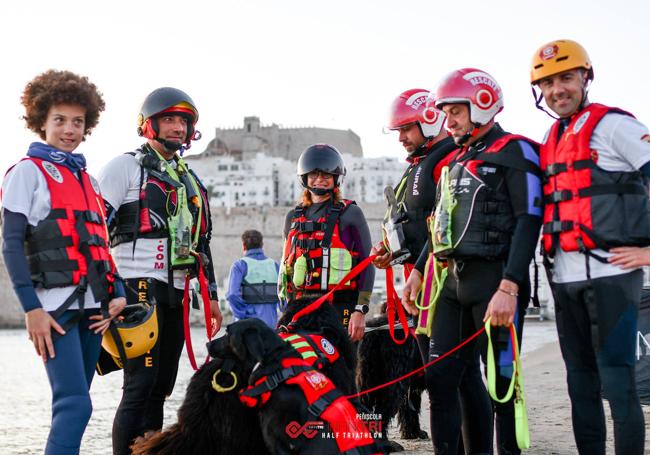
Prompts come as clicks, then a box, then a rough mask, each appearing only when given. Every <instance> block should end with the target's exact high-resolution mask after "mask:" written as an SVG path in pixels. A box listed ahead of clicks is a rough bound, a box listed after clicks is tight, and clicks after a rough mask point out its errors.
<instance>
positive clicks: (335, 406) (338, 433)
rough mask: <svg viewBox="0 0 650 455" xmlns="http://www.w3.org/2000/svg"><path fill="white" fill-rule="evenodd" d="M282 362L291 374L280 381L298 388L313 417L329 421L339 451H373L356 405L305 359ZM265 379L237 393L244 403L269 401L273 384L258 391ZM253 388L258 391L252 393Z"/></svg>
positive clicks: (369, 436) (255, 405)
mask: <svg viewBox="0 0 650 455" xmlns="http://www.w3.org/2000/svg"><path fill="white" fill-rule="evenodd" d="M281 365H282V370H281V371H282V372H285V371H290V373H287V374H285V375H280V378H281V379H280V380H279V382H286V384H289V385H296V386H298V387H300V390H301V391H302V393H303V395H304V396H305V400H306V401H307V406H308V407H309V412H310V413H311V414H312V415H313V416H314V418H320V419H322V420H323V421H325V422H327V423H328V425H329V428H330V431H331V433H332V434H333V435H334V436H335V440H336V444H337V446H338V449H339V452H343V453H344V452H347V451H349V450H353V449H360V448H366V449H370V450H364V453H367V452H372V450H371V449H372V447H374V439H373V438H372V436H371V434H370V431H369V430H368V428H367V427H366V425H365V423H364V422H363V420H362V419H361V418H360V417H359V413H358V412H357V410H356V408H355V407H354V406H353V405H352V403H350V401H349V400H348V399H347V398H345V397H344V396H343V395H342V394H341V392H340V391H339V390H338V389H337V388H336V386H335V385H334V384H333V383H332V381H331V380H330V379H328V378H327V377H326V376H325V375H324V374H322V373H321V372H319V371H316V370H314V369H313V368H312V367H311V366H310V365H309V363H308V362H307V361H306V360H304V359H299V358H295V357H289V358H285V359H282V362H281ZM267 379H268V376H263V377H261V378H259V379H258V380H257V381H255V383H254V384H253V385H252V386H249V387H248V388H247V389H244V390H243V391H242V392H240V395H239V396H240V400H241V401H242V403H243V404H244V405H246V406H249V407H258V406H263V405H264V404H266V403H267V402H268V400H269V399H270V398H271V393H272V390H274V389H275V387H273V389H268V388H266V391H264V392H261V393H259V394H258V391H259V387H260V386H263V385H264V383H266V382H267ZM256 388H257V389H258V390H257V391H254V392H252V393H251V391H253V390H254V389H256ZM263 388H265V387H263ZM362 450H363V449H362Z"/></svg>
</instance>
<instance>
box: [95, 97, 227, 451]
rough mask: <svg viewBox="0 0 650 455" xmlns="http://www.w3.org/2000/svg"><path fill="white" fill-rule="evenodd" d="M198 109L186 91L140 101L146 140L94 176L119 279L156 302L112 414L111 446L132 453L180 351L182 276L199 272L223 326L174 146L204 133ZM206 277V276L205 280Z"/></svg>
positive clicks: (207, 229)
mask: <svg viewBox="0 0 650 455" xmlns="http://www.w3.org/2000/svg"><path fill="white" fill-rule="evenodd" d="M198 117H199V116H198V111H197V109H196V107H195V104H194V101H192V99H191V98H190V97H189V96H188V95H187V94H186V93H185V92H183V91H181V90H178V89H175V88H171V87H162V88H159V89H157V90H154V91H153V92H151V93H150V94H149V95H148V96H147V98H146V99H145V101H144V103H143V105H142V108H141V110H140V115H139V117H138V133H139V134H140V136H144V137H145V138H146V139H147V142H146V143H145V144H144V145H142V146H141V147H140V148H139V149H137V150H136V151H135V152H130V153H126V154H123V155H121V156H118V157H116V158H114V159H113V160H112V161H111V162H109V163H108V164H107V165H106V167H105V168H104V169H103V170H102V172H101V174H100V178H99V180H100V185H101V188H102V189H103V194H104V200H105V204H106V209H107V210H106V213H107V217H108V226H109V231H110V232H109V233H110V241H111V247H112V251H113V255H114V257H115V262H116V264H117V268H118V271H119V272H120V274H121V275H122V276H123V277H124V278H125V282H126V285H127V292H126V293H127V301H128V303H129V304H131V303H137V302H138V301H140V300H141V299H142V298H143V297H144V298H145V299H146V300H148V301H149V302H150V303H152V304H155V305H156V308H157V319H158V328H159V330H158V341H157V342H156V344H155V345H154V347H153V348H152V349H151V350H150V351H149V352H147V353H146V354H144V355H142V356H140V357H136V358H132V359H128V360H127V361H126V364H125V365H124V387H123V395H122V401H121V402H120V405H119V407H118V409H117V412H116V414H115V420H114V422H113V453H114V454H129V453H131V452H130V450H129V446H130V445H131V444H132V443H133V439H134V438H135V437H137V436H140V435H142V434H144V433H145V432H146V431H151V430H159V429H161V428H162V423H163V405H164V402H165V398H166V397H167V396H169V395H170V394H171V392H172V390H173V388H174V383H175V381H176V372H177V371H178V361H179V358H180V354H181V351H182V349H183V338H184V337H183V325H184V324H183V306H184V305H187V304H188V298H187V293H184V292H183V289H187V287H186V286H187V282H188V280H189V279H190V278H192V277H197V278H198V281H199V284H200V287H201V289H202V291H203V292H202V295H205V296H206V298H205V300H208V297H207V296H208V295H209V302H205V304H206V305H210V310H211V313H212V317H213V321H212V324H213V327H212V328H213V330H214V331H215V333H216V331H217V330H219V327H220V326H221V313H220V311H219V305H218V302H217V287H216V280H215V276H214V269H213V266H212V261H211V254H210V247H209V241H210V236H211V229H212V226H211V221H210V207H209V204H208V197H207V191H206V189H205V188H204V187H203V185H202V184H201V182H200V180H199V179H198V177H197V176H196V174H195V173H194V172H193V171H192V170H190V169H189V168H188V167H187V165H186V164H185V162H184V161H183V159H182V158H181V156H180V155H179V153H177V152H178V151H179V150H180V151H181V152H182V150H183V149H185V148H189V146H190V143H191V141H192V140H195V139H198V138H199V137H200V133H199V132H198V131H195V125H196V122H197V120H198ZM206 277H207V278H206Z"/></svg>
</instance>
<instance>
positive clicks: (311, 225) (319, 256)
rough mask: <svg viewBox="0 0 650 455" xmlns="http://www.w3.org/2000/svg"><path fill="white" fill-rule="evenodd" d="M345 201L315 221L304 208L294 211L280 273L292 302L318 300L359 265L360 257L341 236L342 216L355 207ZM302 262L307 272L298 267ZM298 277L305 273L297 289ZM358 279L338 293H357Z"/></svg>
mask: <svg viewBox="0 0 650 455" xmlns="http://www.w3.org/2000/svg"><path fill="white" fill-rule="evenodd" d="M354 203H355V202H354V201H351V200H347V199H343V200H342V201H341V202H340V203H336V204H332V206H331V207H330V209H329V211H328V212H327V214H326V215H324V216H321V217H320V218H318V219H317V220H316V221H310V220H308V219H307V217H306V216H305V208H304V207H302V206H298V207H296V208H295V209H294V215H293V218H292V220H291V226H290V228H289V233H288V234H287V239H286V242H285V244H284V251H283V256H282V257H283V258H284V263H283V268H282V271H281V273H284V274H286V275H287V292H288V295H289V296H291V297H293V298H310V297H317V296H320V295H322V294H324V293H326V292H327V291H328V290H330V289H332V288H334V287H335V286H336V284H337V283H338V282H339V281H340V280H341V279H342V278H343V277H344V276H345V275H346V274H347V273H348V272H349V271H350V270H352V268H353V267H354V266H355V265H356V263H357V262H358V256H359V253H358V252H356V251H350V250H348V249H347V247H346V246H345V244H344V243H343V241H342V240H341V237H340V235H339V216H340V215H341V214H342V213H343V212H344V211H345V210H346V209H347V207H349V206H350V205H351V204H354ZM301 257H304V259H300V258H301ZM296 261H301V265H302V266H303V267H305V266H306V269H301V270H299V268H298V267H295V265H296ZM296 273H304V280H303V281H304V282H303V283H302V284H301V285H295V284H294V281H293V278H294V275H295V274H296ZM356 290H357V279H353V280H350V281H349V282H348V283H345V284H344V285H343V286H341V287H340V288H339V291H337V292H340V291H356Z"/></svg>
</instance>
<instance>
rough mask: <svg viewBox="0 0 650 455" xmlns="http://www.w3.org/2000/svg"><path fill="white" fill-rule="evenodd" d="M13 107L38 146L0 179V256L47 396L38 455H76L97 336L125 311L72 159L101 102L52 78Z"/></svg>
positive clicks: (88, 409)
mask: <svg viewBox="0 0 650 455" xmlns="http://www.w3.org/2000/svg"><path fill="white" fill-rule="evenodd" d="M21 101H22V104H23V106H24V107H25V116H24V117H23V118H24V119H25V122H26V124H27V127H28V128H29V129H30V130H32V131H33V132H34V133H36V134H38V135H39V136H40V138H41V139H42V140H43V141H44V142H33V143H32V144H31V145H30V146H29V149H28V151H27V156H26V157H25V158H23V159H22V160H21V161H20V162H18V163H17V164H16V165H14V166H13V167H12V168H11V169H10V170H9V171H8V172H7V174H6V175H5V178H4V182H3V184H2V219H3V224H2V236H3V238H4V245H3V249H2V252H3V255H4V258H5V262H6V264H7V270H8V271H9V276H10V278H11V281H12V284H13V287H14V290H15V292H16V295H17V297H18V300H19V301H20V303H21V305H22V307H23V309H24V311H25V325H26V327H27V332H28V333H29V339H30V340H31V341H32V342H33V343H34V347H35V349H36V353H37V355H39V356H40V357H41V358H42V360H43V363H44V364H45V370H46V372H47V376H48V378H49V381H50V385H51V388H52V425H51V428H50V434H49V437H48V440H47V445H46V447H45V453H46V454H78V453H79V448H80V445H81V438H82V436H83V433H84V430H85V428H86V425H87V424H88V421H89V420H90V415H91V413H92V405H91V401H90V395H89V389H90V383H91V381H92V378H93V375H94V372H95V364H96V363H97V359H98V357H99V350H100V344H101V340H102V334H103V333H104V332H105V331H106V329H107V328H108V326H109V324H110V321H111V319H112V318H113V317H115V316H116V315H117V314H119V313H120V312H121V310H122V308H124V305H125V304H126V300H125V299H124V287H123V285H122V283H121V281H120V280H119V279H117V274H116V273H115V267H114V266H113V262H112V259H111V257H110V255H109V250H108V242H107V231H106V224H105V220H104V204H103V199H102V197H101V194H100V193H99V186H98V185H97V182H96V181H95V179H94V178H92V177H91V176H90V175H88V173H86V170H85V168H86V160H85V158H84V156H83V155H82V154H79V153H73V152H74V150H75V149H76V148H77V146H78V145H79V144H80V143H81V142H82V141H83V140H84V139H85V137H86V135H88V134H90V132H91V131H92V129H93V128H94V127H95V126H96V125H97V121H98V119H99V114H100V112H101V111H103V110H104V101H103V99H102V96H101V94H100V93H99V92H98V91H97V87H95V85H94V84H92V83H91V82H90V81H89V80H88V79H87V78H86V77H81V76H78V75H76V74H74V73H71V72H69V71H54V70H49V71H46V72H45V73H43V74H40V75H38V76H37V77H36V78H34V79H33V80H32V81H31V82H29V83H28V84H27V86H26V87H25V90H24V92H23V95H22V98H21ZM88 291H90V292H88Z"/></svg>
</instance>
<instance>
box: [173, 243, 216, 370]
mask: <svg viewBox="0 0 650 455" xmlns="http://www.w3.org/2000/svg"><path fill="white" fill-rule="evenodd" d="M196 260H197V262H198V266H199V276H198V279H199V292H200V293H201V300H203V316H204V317H205V331H206V335H207V337H208V341H210V340H211V339H212V313H211V312H210V293H209V291H208V280H207V279H206V277H205V273H204V272H203V262H202V261H201V257H200V256H199V255H196ZM172 286H173V284H172ZM183 332H184V333H185V350H186V351H187V357H188V358H189V359H190V364H191V365H192V368H193V369H194V370H198V367H197V365H196V359H195V358H194V349H193V348H192V334H191V332H190V277H189V276H187V277H185V289H184V290H183ZM208 360H210V355H208V356H207V357H206V359H205V362H203V364H204V365H205V364H206V363H207V362H208Z"/></svg>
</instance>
